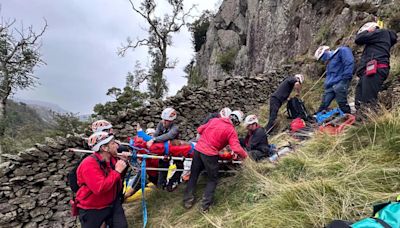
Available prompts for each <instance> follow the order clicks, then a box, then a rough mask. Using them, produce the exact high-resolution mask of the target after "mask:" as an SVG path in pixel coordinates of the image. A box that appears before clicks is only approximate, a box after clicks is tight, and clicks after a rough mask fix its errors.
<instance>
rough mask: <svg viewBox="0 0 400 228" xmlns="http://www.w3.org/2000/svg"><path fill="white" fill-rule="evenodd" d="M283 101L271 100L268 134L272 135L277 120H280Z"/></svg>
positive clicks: (273, 98) (266, 127)
mask: <svg viewBox="0 0 400 228" xmlns="http://www.w3.org/2000/svg"><path fill="white" fill-rule="evenodd" d="M282 104H283V103H282V101H280V100H279V99H278V98H276V97H271V98H270V99H269V120H268V123H267V125H266V126H265V130H266V131H267V134H269V133H271V132H272V131H273V129H274V127H275V120H276V119H277V118H278V112H279V109H280V108H281V107H282Z"/></svg>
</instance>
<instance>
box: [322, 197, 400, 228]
mask: <svg viewBox="0 0 400 228" xmlns="http://www.w3.org/2000/svg"><path fill="white" fill-rule="evenodd" d="M394 227H400V201H397V202H387V203H382V204H378V205H374V207H373V217H370V218H365V219H362V220H360V221H358V222H355V223H350V222H347V221H342V220H335V221H333V222H332V223H330V224H329V225H328V226H327V228H394Z"/></svg>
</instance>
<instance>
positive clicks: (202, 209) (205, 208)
mask: <svg viewBox="0 0 400 228" xmlns="http://www.w3.org/2000/svg"><path fill="white" fill-rule="evenodd" d="M209 211H210V206H201V208H200V212H201V213H204V214H207V213H208V212H209Z"/></svg>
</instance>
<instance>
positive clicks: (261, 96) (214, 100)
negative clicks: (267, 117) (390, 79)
mask: <svg viewBox="0 0 400 228" xmlns="http://www.w3.org/2000/svg"><path fill="white" fill-rule="evenodd" d="M289 72H290V67H289V68H287V69H286V70H282V71H280V72H274V73H270V74H268V75H262V76H260V77H246V78H243V77H230V78H226V79H223V80H219V81H218V80H217V81H215V83H216V89H206V88H199V89H193V88H191V87H184V88H183V89H182V90H181V91H179V92H178V93H177V95H176V96H174V97H172V98H170V99H167V100H165V101H162V102H151V103H150V104H149V105H147V106H146V107H141V108H138V109H135V110H128V111H124V112H120V113H119V115H118V116H111V117H108V119H109V120H110V121H111V122H112V123H119V124H114V129H115V132H116V133H117V135H118V136H119V137H120V139H122V140H124V139H125V138H126V137H129V136H131V135H133V134H134V133H135V129H134V126H135V124H136V123H140V124H141V125H142V126H143V127H144V128H147V127H155V126H156V125H157V123H158V122H159V121H160V115H161V112H162V110H163V109H164V108H166V107H173V108H175V109H176V110H177V112H178V117H177V123H178V124H179V126H180V130H181V132H180V138H181V139H185V140H190V139H193V138H194V137H195V136H196V128H197V127H198V126H199V125H200V123H201V122H202V120H203V119H204V118H205V117H206V116H207V114H208V113H211V112H216V111H218V110H220V109H221V108H223V107H230V108H231V109H232V110H236V109H240V110H242V111H243V112H244V113H245V114H249V113H250V112H255V111H256V109H257V108H259V106H260V105H261V104H266V103H267V101H268V98H269V94H270V93H271V92H272V91H273V90H274V89H275V87H276V85H277V84H279V82H280V81H281V80H282V79H283V78H285V75H287V74H289Z"/></svg>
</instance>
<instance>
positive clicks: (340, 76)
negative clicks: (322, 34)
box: [314, 46, 354, 113]
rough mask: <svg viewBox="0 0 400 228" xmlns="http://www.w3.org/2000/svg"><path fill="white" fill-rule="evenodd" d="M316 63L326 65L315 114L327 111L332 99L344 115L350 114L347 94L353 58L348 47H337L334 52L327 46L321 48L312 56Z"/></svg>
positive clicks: (351, 75)
mask: <svg viewBox="0 0 400 228" xmlns="http://www.w3.org/2000/svg"><path fill="white" fill-rule="evenodd" d="M314 57H315V59H316V60H317V61H322V62H324V63H325V64H326V79H325V83H324V89H325V91H324V95H323V97H322V102H321V105H320V107H319V109H318V111H317V112H321V111H324V110H325V111H327V109H328V107H329V105H330V104H331V103H332V101H333V99H336V103H337V104H338V105H339V108H340V109H341V110H342V112H344V113H350V112H351V110H350V106H349V104H348V102H347V94H348V91H349V86H350V82H351V79H352V77H353V70H354V56H353V53H352V51H351V49H350V48H349V47H344V46H342V47H339V48H337V49H336V50H335V51H332V50H330V48H329V47H328V46H321V47H319V48H318V49H317V51H316V52H315V54H314Z"/></svg>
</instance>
